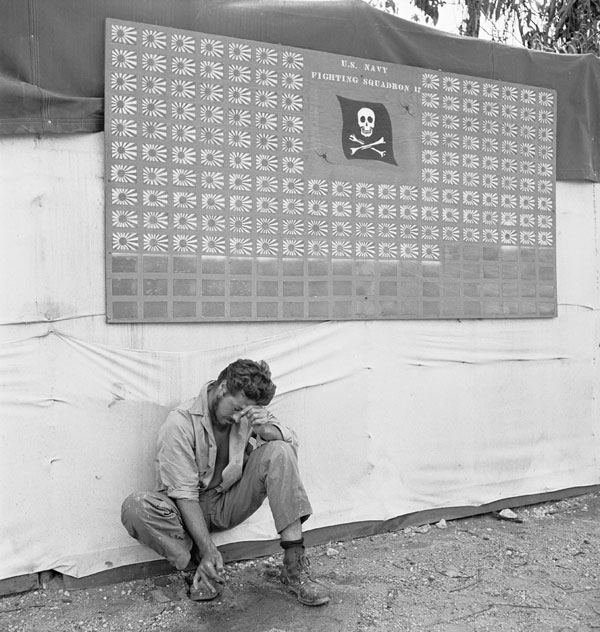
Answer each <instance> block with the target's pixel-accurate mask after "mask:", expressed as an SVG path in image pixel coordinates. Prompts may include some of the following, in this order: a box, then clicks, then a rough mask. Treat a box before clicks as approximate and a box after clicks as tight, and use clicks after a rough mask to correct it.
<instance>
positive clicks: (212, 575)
mask: <svg viewBox="0 0 600 632" xmlns="http://www.w3.org/2000/svg"><path fill="white" fill-rule="evenodd" d="M223 570H224V569H223V557H222V556H221V554H220V553H219V550H218V549H217V547H216V546H212V547H211V548H210V549H209V550H207V551H206V552H205V553H204V555H203V556H202V559H201V560H200V564H199V565H198V568H197V569H196V573H195V574H194V580H193V582H192V587H193V588H194V589H195V590H197V589H198V586H199V583H200V582H202V583H203V584H204V586H206V588H207V589H208V590H209V591H210V592H211V593H214V592H216V589H215V587H214V586H213V585H212V584H211V581H210V580H212V581H214V582H217V584H222V583H223V582H224V581H225V580H224V579H223V576H222V575H221V573H223Z"/></svg>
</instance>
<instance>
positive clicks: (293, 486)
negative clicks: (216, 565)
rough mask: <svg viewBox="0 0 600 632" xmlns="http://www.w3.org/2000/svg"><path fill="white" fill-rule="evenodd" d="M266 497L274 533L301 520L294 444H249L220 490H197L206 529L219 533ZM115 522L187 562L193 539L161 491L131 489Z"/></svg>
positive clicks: (303, 502) (306, 504)
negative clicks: (238, 472) (238, 468)
mask: <svg viewBox="0 0 600 632" xmlns="http://www.w3.org/2000/svg"><path fill="white" fill-rule="evenodd" d="M265 498H268V501H269V506H270V508H271V513H272V514H273V520H274V522H275V528H276V529H277V533H280V532H281V531H283V529H285V528H286V527H288V526H289V525H291V524H292V523H294V522H295V521H296V520H301V521H302V522H304V521H305V520H306V519H307V518H308V517H309V516H310V514H311V513H312V507H311V505H310V501H309V500H308V496H307V494H306V490H305V489H304V485H303V484H302V481H301V479H300V472H299V469H298V460H297V458H296V453H295V450H294V448H293V447H292V446H291V445H290V444H289V443H286V442H285V441H269V442H267V443H264V444H263V445H261V446H260V447H258V448H255V449H254V450H253V451H252V452H251V453H250V455H249V457H248V460H247V461H246V464H245V466H244V470H243V472H242V477H241V478H240V480H239V481H237V482H236V483H234V484H233V485H232V486H231V487H230V488H229V489H227V490H225V491H217V489H211V490H208V491H206V492H201V493H200V494H199V502H200V506H201V508H202V513H203V515H204V519H205V520H206V524H207V526H208V529H209V531H211V532H215V531H224V530H226V529H230V528H232V527H234V526H236V525H238V524H240V523H242V522H243V521H244V520H246V519H247V518H249V517H250V516H251V515H252V514H253V513H254V512H255V511H256V510H257V509H258V508H259V507H260V506H261V505H262V503H263V501H264V499H265ZM121 522H122V523H123V526H124V527H125V528H126V529H127V532H128V533H129V535H130V536H132V537H133V538H135V539H136V540H138V541H139V542H141V543H142V544H145V545H146V546H149V547H150V548H151V549H153V550H154V551H156V553H158V554H159V555H162V556H163V557H165V558H166V559H167V560H168V561H169V562H171V564H173V566H175V568H177V569H178V570H183V569H185V568H187V566H188V565H189V564H190V562H191V561H192V553H193V549H194V543H193V542H192V539H191V537H190V536H189V534H188V533H187V531H186V530H185V526H184V524H183V519H182V517H181V513H180V512H179V509H178V508H177V505H176V503H175V502H174V501H173V500H172V499H171V498H169V497H168V496H167V495H166V494H165V493H163V492H134V493H133V494H130V495H129V496H128V497H127V498H126V499H125V500H124V501H123V504H122V506H121Z"/></svg>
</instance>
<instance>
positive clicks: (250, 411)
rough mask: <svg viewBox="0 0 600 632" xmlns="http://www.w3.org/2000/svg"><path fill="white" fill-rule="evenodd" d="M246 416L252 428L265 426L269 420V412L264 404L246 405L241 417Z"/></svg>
mask: <svg viewBox="0 0 600 632" xmlns="http://www.w3.org/2000/svg"><path fill="white" fill-rule="evenodd" d="M244 417H246V419H248V421H249V422H250V425H251V426H252V428H255V427H257V426H264V425H265V424H266V423H268V422H269V412H268V411H267V409H266V408H264V407H263V406H246V408H244V410H242V412H241V414H240V419H243V418H244Z"/></svg>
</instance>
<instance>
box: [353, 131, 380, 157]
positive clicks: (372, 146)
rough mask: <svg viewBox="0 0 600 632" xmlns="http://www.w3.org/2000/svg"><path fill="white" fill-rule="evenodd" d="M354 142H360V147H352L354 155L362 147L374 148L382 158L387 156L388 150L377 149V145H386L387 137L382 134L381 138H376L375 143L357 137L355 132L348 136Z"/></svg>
mask: <svg viewBox="0 0 600 632" xmlns="http://www.w3.org/2000/svg"><path fill="white" fill-rule="evenodd" d="M348 138H349V139H350V140H351V141H352V142H354V143H359V146H358V147H350V154H351V155H352V156H354V154H355V153H356V152H357V151H360V150H362V149H372V150H373V151H375V152H377V153H378V154H379V155H380V156H381V157H382V158H383V157H384V156H385V154H386V151H385V149H384V150H381V149H375V145H385V138H384V137H383V136H382V137H381V138H380V139H379V140H376V141H375V142H374V143H365V142H364V141H362V140H361V139H360V138H356V136H355V135H354V134H350V136H349V137H348Z"/></svg>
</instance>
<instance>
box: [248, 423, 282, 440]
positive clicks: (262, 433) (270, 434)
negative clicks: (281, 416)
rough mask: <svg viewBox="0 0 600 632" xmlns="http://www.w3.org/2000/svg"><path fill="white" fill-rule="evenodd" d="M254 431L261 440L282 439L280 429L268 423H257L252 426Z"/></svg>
mask: <svg viewBox="0 0 600 632" xmlns="http://www.w3.org/2000/svg"><path fill="white" fill-rule="evenodd" d="M254 432H256V434H257V435H258V436H259V437H260V438H261V439H262V440H263V441H281V440H282V439H283V435H282V434H281V430H279V428H278V427H277V426H274V425H273V424H270V423H266V424H261V425H258V424H257V425H256V426H254Z"/></svg>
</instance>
